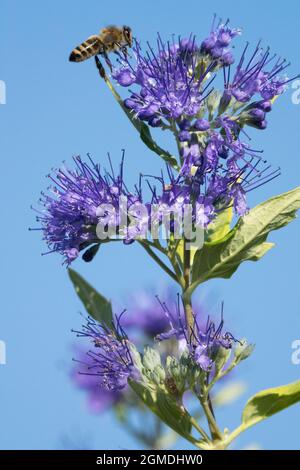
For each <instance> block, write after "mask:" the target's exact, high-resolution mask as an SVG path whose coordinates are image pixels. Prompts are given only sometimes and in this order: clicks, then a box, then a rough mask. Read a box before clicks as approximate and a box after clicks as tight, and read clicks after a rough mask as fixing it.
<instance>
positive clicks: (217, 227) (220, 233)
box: [205, 206, 233, 243]
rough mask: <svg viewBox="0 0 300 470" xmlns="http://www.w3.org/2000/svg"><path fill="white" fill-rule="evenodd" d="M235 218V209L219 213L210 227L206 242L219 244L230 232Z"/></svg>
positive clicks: (230, 208)
mask: <svg viewBox="0 0 300 470" xmlns="http://www.w3.org/2000/svg"><path fill="white" fill-rule="evenodd" d="M232 218H233V207H232V206H231V207H228V208H226V209H224V210H222V211H220V212H219V214H218V215H217V216H216V218H215V219H214V220H213V222H211V223H210V224H209V226H208V229H207V231H206V234H205V238H206V242H208V243H211V242H217V241H219V240H221V239H222V238H224V237H225V236H226V235H227V234H228V233H229V232H230V224H231V221H232Z"/></svg>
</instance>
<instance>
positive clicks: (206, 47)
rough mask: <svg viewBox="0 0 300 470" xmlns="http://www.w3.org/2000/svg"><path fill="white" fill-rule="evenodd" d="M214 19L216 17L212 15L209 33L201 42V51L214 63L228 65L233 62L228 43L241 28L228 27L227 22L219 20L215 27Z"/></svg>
mask: <svg viewBox="0 0 300 470" xmlns="http://www.w3.org/2000/svg"><path fill="white" fill-rule="evenodd" d="M215 20H216V17H214V21H213V25H212V29H211V32H210V35H209V36H208V37H207V38H206V39H204V41H203V42H202V44H201V52H202V53H203V54H207V55H209V56H210V57H211V59H213V61H216V64H220V65H224V66H228V65H231V64H232V63H233V62H234V57H233V55H232V52H231V49H230V47H229V46H230V43H231V41H232V39H233V38H235V37H236V36H238V35H239V34H241V30H240V29H237V28H230V27H229V26H228V22H227V23H225V24H222V23H221V22H220V23H219V25H218V26H217V27H216V28H215Z"/></svg>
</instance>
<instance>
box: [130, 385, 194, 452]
mask: <svg viewBox="0 0 300 470" xmlns="http://www.w3.org/2000/svg"><path fill="white" fill-rule="evenodd" d="M130 386H131V387H132V389H133V390H134V391H135V393H136V394H137V395H138V396H139V398H140V399H141V400H142V401H143V402H144V403H145V405H146V406H147V407H148V408H150V410H151V411H152V412H153V413H155V414H156V415H157V416H158V417H159V418H160V419H161V420H162V421H163V422H164V423H166V424H167V425H168V426H169V427H170V428H171V429H173V430H174V431H176V432H177V433H178V434H179V435H180V436H182V437H184V438H185V439H187V440H189V441H190V442H193V443H194V441H195V439H194V438H193V437H192V435H191V429H192V424H191V416H190V415H189V413H188V412H187V411H186V409H185V408H184V407H183V406H182V405H179V404H178V403H177V401H176V400H175V398H173V397H172V396H171V395H170V394H169V393H168V392H167V391H166V390H164V389H163V388H161V387H158V386H156V387H155V386H154V385H153V384H149V383H147V384H145V383H142V382H133V381H130Z"/></svg>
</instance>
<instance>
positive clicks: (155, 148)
mask: <svg viewBox="0 0 300 470" xmlns="http://www.w3.org/2000/svg"><path fill="white" fill-rule="evenodd" d="M140 137H141V139H142V141H143V142H144V144H146V145H147V147H148V148H149V149H150V150H152V152H155V153H157V155H159V156H160V157H161V158H162V159H163V160H164V161H165V162H166V163H168V164H169V165H171V166H172V167H173V168H174V169H175V170H177V171H179V166H178V163H177V160H176V158H175V157H174V156H173V155H171V154H170V153H169V152H167V151H166V150H163V149H162V148H161V147H160V146H159V145H157V143H156V142H155V141H154V140H153V138H152V136H151V132H150V129H149V127H148V126H147V124H145V123H144V122H141V130H140Z"/></svg>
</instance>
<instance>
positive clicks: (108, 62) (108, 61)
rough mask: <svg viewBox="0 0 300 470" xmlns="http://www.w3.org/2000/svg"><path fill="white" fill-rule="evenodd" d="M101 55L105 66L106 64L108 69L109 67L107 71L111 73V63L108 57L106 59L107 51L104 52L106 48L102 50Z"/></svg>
mask: <svg viewBox="0 0 300 470" xmlns="http://www.w3.org/2000/svg"><path fill="white" fill-rule="evenodd" d="M102 55H103V57H104V60H105V62H106V64H107V65H108V67H109V70H110V71H111V72H112V71H113V67H112V63H111V61H110V59H109V57H108V54H107V51H106V48H105V47H104V48H103V52H102Z"/></svg>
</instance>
